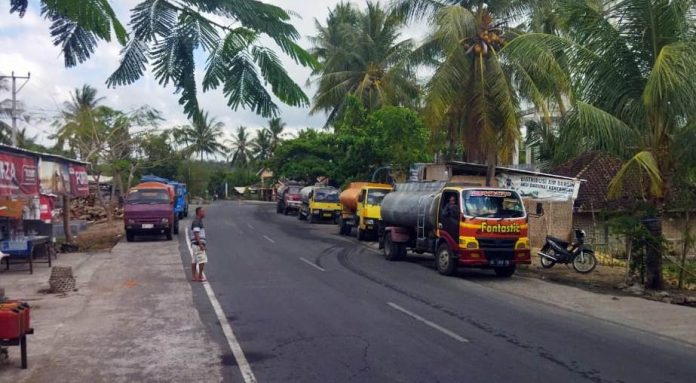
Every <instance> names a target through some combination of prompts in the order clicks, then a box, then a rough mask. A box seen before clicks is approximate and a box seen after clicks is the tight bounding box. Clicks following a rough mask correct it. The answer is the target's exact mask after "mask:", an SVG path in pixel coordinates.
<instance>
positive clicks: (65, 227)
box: [63, 193, 73, 243]
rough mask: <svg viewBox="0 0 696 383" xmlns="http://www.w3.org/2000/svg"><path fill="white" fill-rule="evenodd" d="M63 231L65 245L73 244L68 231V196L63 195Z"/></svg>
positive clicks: (70, 233)
mask: <svg viewBox="0 0 696 383" xmlns="http://www.w3.org/2000/svg"><path fill="white" fill-rule="evenodd" d="M63 231H64V232H65V243H73V236H72V232H71V230H70V195H69V194H67V193H66V194H63Z"/></svg>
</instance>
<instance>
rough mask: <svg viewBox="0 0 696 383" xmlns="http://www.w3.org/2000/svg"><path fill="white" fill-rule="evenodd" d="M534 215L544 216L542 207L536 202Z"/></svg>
mask: <svg viewBox="0 0 696 383" xmlns="http://www.w3.org/2000/svg"><path fill="white" fill-rule="evenodd" d="M536 215H538V216H542V215H544V205H543V204H542V203H541V202H537V204H536Z"/></svg>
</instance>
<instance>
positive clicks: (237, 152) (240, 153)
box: [230, 126, 253, 167]
mask: <svg viewBox="0 0 696 383" xmlns="http://www.w3.org/2000/svg"><path fill="white" fill-rule="evenodd" d="M230 146H231V148H230V149H231V150H230V162H231V163H232V166H238V167H242V166H245V165H247V164H248V163H249V161H250V160H251V159H252V158H253V151H252V140H251V137H250V136H249V132H248V131H247V128H246V127H245V126H240V127H238V128H237V133H236V134H235V135H234V137H232V140H231V141H230Z"/></svg>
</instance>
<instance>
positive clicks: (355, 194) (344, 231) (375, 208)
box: [338, 182, 392, 241]
mask: <svg viewBox="0 0 696 383" xmlns="http://www.w3.org/2000/svg"><path fill="white" fill-rule="evenodd" d="M391 191H392V186H391V185H388V184H379V183H369V182H353V183H351V184H350V185H349V186H348V188H347V189H346V190H344V191H343V192H342V193H341V195H340V196H339V200H340V201H341V217H340V218H339V220H338V225H339V226H338V227H339V229H338V231H339V233H340V234H341V235H350V233H351V231H352V230H353V228H355V230H356V235H357V237H358V240H359V241H363V240H365V239H366V238H367V236H368V235H372V236H374V237H376V234H377V227H378V225H377V223H378V222H379V220H380V219H381V213H380V205H381V204H382V199H384V197H385V196H386V195H387V194H389V192H391Z"/></svg>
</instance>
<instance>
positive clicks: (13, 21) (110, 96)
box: [0, 0, 422, 143]
mask: <svg viewBox="0 0 696 383" xmlns="http://www.w3.org/2000/svg"><path fill="white" fill-rule="evenodd" d="M138 2H139V1H137V0H126V1H118V2H114V1H112V2H111V3H112V4H116V5H115V10H116V12H117V14H118V16H119V18H120V20H121V21H122V22H124V24H126V23H127V21H128V19H129V10H130V9H131V8H133V6H134V5H135V4H137V3H138ZM268 2H269V3H272V4H276V5H279V6H281V7H283V8H285V9H289V10H291V11H293V12H295V13H297V14H298V15H299V16H300V18H296V19H295V20H294V21H293V24H294V25H295V27H296V28H297V30H298V32H299V33H300V35H301V36H302V40H301V41H300V42H299V43H300V45H302V46H307V45H308V42H307V39H306V36H309V35H311V34H313V33H315V30H314V19H315V18H316V19H318V20H320V21H321V22H322V23H323V22H324V21H325V19H326V17H327V15H328V10H329V9H330V8H331V7H333V6H334V5H335V4H337V3H338V2H339V1H338V0H321V1H314V2H309V1H306V0H269V1H268ZM382 2H383V3H385V4H386V2H385V1H382ZM355 3H357V4H359V5H360V6H363V4H364V3H363V2H355ZM8 4H9V2H7V1H4V2H0V46H1V47H3V49H2V50H1V51H0V73H2V74H9V73H10V72H11V71H15V72H16V73H17V74H18V75H19V74H25V73H26V72H31V80H30V81H29V82H28V84H27V85H26V87H25V88H24V89H23V90H22V92H21V93H20V95H19V97H18V98H19V99H21V100H22V101H24V103H25V104H26V105H27V108H28V110H29V111H30V112H31V113H33V114H34V115H35V116H37V117H43V118H45V119H47V120H48V119H50V118H51V117H53V116H54V115H56V114H57V113H58V111H59V110H60V108H61V107H62V104H63V102H65V101H67V100H69V97H70V96H69V93H70V92H71V91H72V90H73V89H75V88H78V87H81V86H82V85H83V84H90V85H92V86H94V87H96V88H97V89H98V91H99V94H100V95H101V96H103V97H105V101H104V103H105V104H106V105H109V106H112V107H114V108H116V109H124V110H127V109H132V108H135V107H138V106H140V105H150V106H151V107H154V108H156V109H158V110H160V111H161V112H162V113H163V115H164V117H165V119H166V122H165V124H164V125H166V126H175V125H180V124H184V123H186V121H187V120H186V117H185V116H184V114H183V113H182V107H181V106H180V105H179V103H178V97H179V96H178V95H174V94H173V93H172V92H173V89H172V88H171V87H170V88H167V89H165V88H162V87H161V86H160V85H159V84H157V81H156V80H155V79H154V78H153V76H152V73H150V72H148V73H146V75H145V76H144V77H143V78H142V79H140V81H138V82H136V83H135V84H133V85H130V86H124V87H118V88H116V89H108V88H107V87H106V86H105V84H104V82H105V80H106V79H107V77H108V76H109V75H110V74H111V72H112V71H113V70H114V69H115V68H116V66H117V65H118V60H119V51H120V49H121V47H120V46H119V45H118V44H117V43H115V42H112V43H104V42H101V43H100V45H99V47H98V48H97V51H96V52H95V54H94V55H93V57H92V58H91V59H90V60H88V61H87V62H85V63H83V64H81V65H78V66H77V67H75V68H70V69H68V68H65V66H64V62H63V57H62V56H61V55H60V49H59V48H57V47H55V46H54V45H53V44H52V41H51V37H50V34H49V30H48V28H49V23H48V22H46V21H45V20H43V19H41V17H40V11H39V9H38V7H37V5H36V4H35V3H31V5H30V8H29V10H28V11H27V14H26V15H25V17H24V18H23V19H19V17H18V16H17V15H16V14H13V15H10V14H9V7H8ZM420 30H422V28H421V27H416V28H409V31H408V32H407V33H405V35H406V36H407V37H412V36H417V35H418V34H419V31H420ZM198 56H199V57H198V61H197V62H196V64H197V68H198V70H197V78H199V79H200V78H201V76H202V69H203V66H204V64H205V58H204V56H202V55H198ZM281 57H282V59H283V62H284V64H285V68H286V69H287V71H288V73H289V74H290V75H291V77H292V78H293V79H295V81H296V82H297V83H298V84H300V85H301V86H303V87H304V88H305V91H306V92H307V93H308V95H309V96H310V97H311V95H312V93H313V91H314V90H313V89H312V88H311V87H309V88H308V87H307V86H305V83H306V81H307V79H308V78H309V75H310V70H309V69H307V68H304V67H301V66H300V65H298V64H296V63H294V62H293V61H292V60H290V59H288V58H286V57H284V56H282V55H281ZM199 84H200V82H199ZM9 97H10V95H9V94H6V93H2V94H0V100H1V99H4V98H9ZM199 101H200V104H201V106H202V108H204V109H205V110H207V111H208V112H209V113H210V115H211V116H215V117H216V118H217V119H218V120H220V121H223V122H224V123H225V131H226V133H227V135H228V136H231V135H232V134H233V133H234V131H236V129H237V127H238V126H239V125H244V126H247V127H249V128H251V129H252V130H255V129H256V128H258V127H260V126H265V125H266V119H264V118H262V117H260V116H258V115H256V114H255V113H254V112H253V111H249V110H241V109H240V110H238V111H234V110H231V109H230V108H229V107H228V106H227V100H226V99H225V97H224V96H223V95H222V92H221V91H219V90H217V91H212V92H207V93H203V92H202V89H199ZM280 105H281V118H283V120H284V121H285V122H286V123H287V127H288V130H289V131H296V130H299V129H302V128H306V127H321V126H322V125H323V124H324V121H325V116H324V115H315V116H310V115H309V113H308V111H309V110H308V108H293V107H288V106H286V105H282V104H280ZM37 121H38V120H37ZM24 126H27V128H28V130H29V132H30V134H38V135H39V136H40V137H41V142H44V143H46V142H47V139H46V136H47V134H49V133H51V132H52V128H50V126H48V123H47V122H46V121H43V122H41V121H39V122H37V123H34V124H31V125H24Z"/></svg>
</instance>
